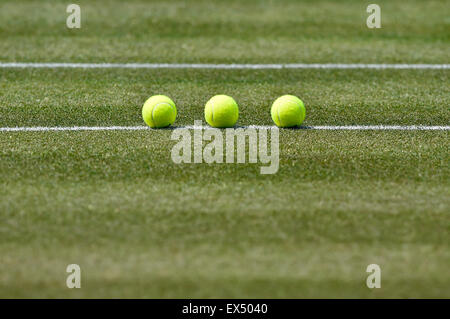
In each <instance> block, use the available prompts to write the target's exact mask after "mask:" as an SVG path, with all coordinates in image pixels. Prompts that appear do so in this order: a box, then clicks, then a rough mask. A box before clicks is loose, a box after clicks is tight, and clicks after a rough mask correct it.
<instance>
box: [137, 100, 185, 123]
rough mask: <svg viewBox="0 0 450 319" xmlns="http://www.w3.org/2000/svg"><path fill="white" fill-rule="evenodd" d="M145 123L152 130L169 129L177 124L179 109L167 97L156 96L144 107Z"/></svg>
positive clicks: (146, 102)
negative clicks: (168, 127)
mask: <svg viewBox="0 0 450 319" xmlns="http://www.w3.org/2000/svg"><path fill="white" fill-rule="evenodd" d="M142 117H143V118H144V122H145V123H147V125H148V126H150V127H152V128H160V127H167V126H169V125H172V124H173V123H174V122H175V118H176V117H177V108H176V106H175V103H173V101H172V100H171V99H170V98H168V97H167V96H165V95H154V96H152V97H151V98H149V99H148V100H147V101H145V103H144V106H143V107H142Z"/></svg>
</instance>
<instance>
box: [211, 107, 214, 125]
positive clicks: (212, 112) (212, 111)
mask: <svg viewBox="0 0 450 319" xmlns="http://www.w3.org/2000/svg"><path fill="white" fill-rule="evenodd" d="M211 122H212V123H213V124H214V103H213V102H211Z"/></svg>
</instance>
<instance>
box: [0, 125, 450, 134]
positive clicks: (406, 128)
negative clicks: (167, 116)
mask: <svg viewBox="0 0 450 319" xmlns="http://www.w3.org/2000/svg"><path fill="white" fill-rule="evenodd" d="M275 127H276V126H270V125H267V126H264V125H249V126H239V127H236V128H244V129H245V128H256V129H271V128H275ZM177 129H194V130H195V129H211V127H209V126H194V125H187V126H175V127H169V128H166V130H177ZM295 129H297V130H330V131H334V130H340V131H392V130H395V131H449V130H450V126H421V125H409V126H403V125H350V126H348V125H345V126H302V127H299V128H295ZM141 130H153V129H151V128H149V127H147V126H70V127H42V126H36V127H0V132H46V131H141ZM163 130H164V129H163Z"/></svg>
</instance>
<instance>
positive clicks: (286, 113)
mask: <svg viewBox="0 0 450 319" xmlns="http://www.w3.org/2000/svg"><path fill="white" fill-rule="evenodd" d="M270 114H271V115H272V120H273V121H274V122H275V124H276V125H277V126H278V127H293V126H300V124H302V122H303V120H304V119H305V115H306V109H305V105H304V104H303V102H302V100H300V99H299V98H298V97H296V96H294V95H283V96H280V97H279V98H278V99H276V100H275V102H273V104H272V109H271V110H270Z"/></svg>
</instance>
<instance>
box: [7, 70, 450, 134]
mask: <svg viewBox="0 0 450 319" xmlns="http://www.w3.org/2000/svg"><path fill="white" fill-rule="evenodd" d="M0 72H1V77H0V87H1V90H0V127H38V126H43V127H72V126H101V127H103V126H142V125H143V124H144V123H143V121H142V114H141V109H142V105H143V104H144V102H145V100H146V99H148V97H150V96H151V95H155V94H164V95H167V96H169V97H170V98H171V99H172V100H173V101H174V102H175V104H176V106H177V110H178V115H177V119H176V122H175V124H176V125H177V126H185V125H193V124H194V121H195V120H201V119H203V118H204V106H205V103H206V101H207V100H208V99H209V98H210V97H211V96H213V95H216V94H226V95H229V96H232V97H233V98H234V99H235V100H236V101H237V103H238V105H239V120H238V123H237V124H238V125H242V126H247V125H273V121H272V119H271V117H270V108H271V105H272V103H273V101H274V100H275V99H276V98H278V97H279V96H281V95H283V94H293V95H296V96H298V97H300V98H301V99H302V100H303V102H304V103H305V106H306V119H305V122H304V123H303V125H305V126H316V125H330V126H343V125H344V126H353V125H423V126H447V125H449V118H450V110H449V108H448V107H447V105H448V98H449V94H450V91H449V89H448V85H446V84H447V83H448V81H449V76H450V73H449V72H448V71H447V70H370V69H367V70H366V69H363V70H361V69H359V70H356V69H352V70H329V69H323V70H320V71H318V70H293V69H279V70H203V69H149V70H140V69H29V68H26V69H1V70H0Z"/></svg>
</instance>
